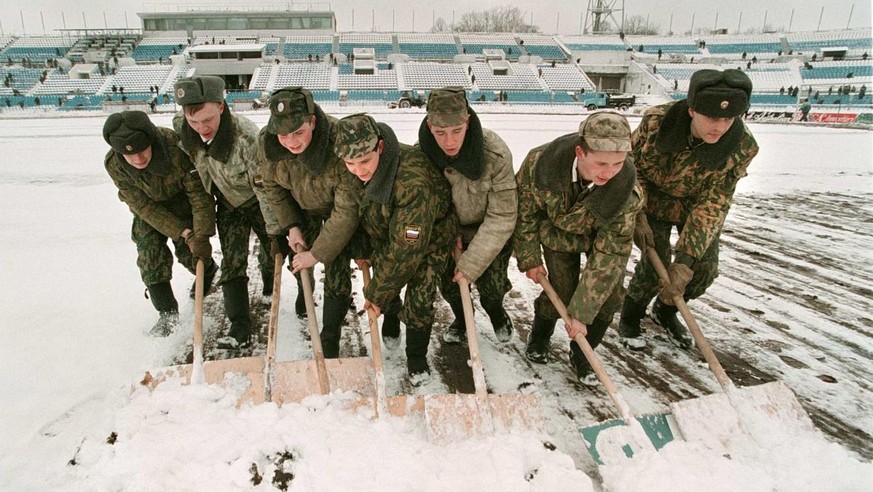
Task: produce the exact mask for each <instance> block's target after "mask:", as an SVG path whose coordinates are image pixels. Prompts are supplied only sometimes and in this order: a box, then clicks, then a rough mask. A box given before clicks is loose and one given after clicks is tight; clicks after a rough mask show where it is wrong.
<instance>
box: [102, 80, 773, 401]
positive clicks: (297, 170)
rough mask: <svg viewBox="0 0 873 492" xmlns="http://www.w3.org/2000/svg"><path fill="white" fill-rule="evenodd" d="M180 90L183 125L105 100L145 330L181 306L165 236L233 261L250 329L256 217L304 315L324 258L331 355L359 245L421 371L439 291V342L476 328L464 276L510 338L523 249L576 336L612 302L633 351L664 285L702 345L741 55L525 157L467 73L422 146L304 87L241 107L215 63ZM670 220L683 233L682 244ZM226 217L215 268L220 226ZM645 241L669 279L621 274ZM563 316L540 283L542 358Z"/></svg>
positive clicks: (422, 133) (434, 103)
mask: <svg viewBox="0 0 873 492" xmlns="http://www.w3.org/2000/svg"><path fill="white" fill-rule="evenodd" d="M174 90H175V96H176V101H177V102H178V103H179V104H180V105H181V106H182V111H180V112H179V113H178V114H177V115H175V117H174V119H173V126H174V130H171V129H168V128H158V127H155V126H154V125H153V124H152V123H151V121H150V120H149V118H148V116H147V115H146V114H145V113H142V112H138V111H128V112H123V113H118V114H113V115H111V116H110V117H109V118H108V119H107V120H106V124H105V126H104V130H103V133H104V138H105V140H106V141H107V143H109V145H110V146H111V147H112V149H111V150H110V151H109V152H108V153H107V154H106V158H105V167H106V170H107V171H108V173H109V174H110V176H111V177H112V179H113V181H114V182H115V184H116V186H117V187H118V190H119V198H120V199H121V200H122V201H123V202H125V203H126V204H127V205H128V206H129V208H130V210H131V212H133V229H132V238H133V241H134V242H135V243H136V245H137V253H138V258H137V264H138V266H139V268H140V272H141V276H142V280H143V282H144V283H145V285H146V287H147V291H148V294H149V297H150V299H151V301H152V303H153V304H154V307H155V308H156V309H157V310H158V312H159V313H160V319H159V321H158V323H157V324H156V325H155V328H154V329H153V333H154V334H156V335H165V334H167V333H169V332H170V331H171V330H172V329H173V328H174V326H175V324H176V323H177V322H178V303H177V301H176V298H175V296H174V294H173V291H172V288H171V287H170V279H171V274H172V272H171V270H172V254H171V253H170V249H169V248H168V247H167V239H170V240H171V242H172V245H173V247H174V249H175V253H176V257H177V258H178V260H179V262H180V263H181V264H183V265H184V266H185V267H186V268H188V269H189V270H190V271H192V272H193V271H194V264H195V261H196V260H198V259H200V260H203V261H204V263H205V266H206V284H207V290H208V286H209V285H211V284H212V283H213V281H214V278H215V276H216V274H217V273H218V272H219V271H220V273H221V274H220V278H219V279H218V281H217V284H218V285H220V286H221V289H222V291H223V295H224V303H225V312H226V315H227V317H228V318H229V320H230V329H229V331H228V333H227V336H225V337H223V338H221V339H220V340H219V343H220V344H224V345H226V346H228V347H230V348H244V347H245V346H247V345H248V344H250V343H251V338H252V320H251V315H250V309H249V295H248V277H247V275H246V270H247V264H248V246H249V239H250V236H251V233H252V232H254V233H255V235H257V237H258V239H259V243H260V250H259V254H258V262H259V265H260V271H261V274H262V276H263V281H264V282H263V285H264V287H263V292H262V294H263V295H265V296H268V295H270V294H271V291H272V285H273V282H272V278H273V273H274V272H273V262H272V261H271V258H274V257H275V255H277V254H281V255H283V256H287V257H290V258H289V263H290V268H291V270H292V272H293V273H294V274H295V275H296V276H297V282H298V297H297V300H296V303H295V309H296V311H297V313H298V315H301V316H302V315H304V313H305V305H304V300H303V298H302V296H301V295H300V292H302V289H301V288H300V282H301V279H300V274H301V273H302V272H310V273H311V271H312V268H313V267H314V266H315V265H316V264H317V263H322V264H323V265H324V273H325V276H324V285H323V288H324V300H323V305H322V309H323V311H322V313H323V314H322V319H321V321H322V331H321V342H322V345H323V348H324V354H325V356H326V357H338V356H339V341H340V336H341V329H342V328H341V327H342V324H343V320H344V318H345V313H346V312H347V310H348V308H349V305H350V299H351V268H350V264H351V261H352V260H354V261H355V262H356V263H357V264H358V266H359V267H360V268H370V267H372V268H373V272H374V274H373V278H372V280H371V281H370V282H369V284H368V285H366V286H365V289H364V298H365V304H364V308H365V309H370V308H372V309H373V310H375V312H376V313H377V314H378V315H380V316H381V317H382V339H383V342H384V343H385V345H386V347H389V348H396V347H398V346H399V345H400V334H401V330H400V323H401V322H403V323H404V324H405V326H406V356H407V370H408V375H409V378H410V381H411V382H412V383H413V384H419V383H420V382H422V381H423V380H425V379H426V378H427V376H428V375H429V373H430V368H429V366H428V362H427V350H428V344H429V341H430V338H431V331H432V327H433V324H434V311H435V301H436V296H437V291H438V290H439V292H440V293H441V294H442V297H443V298H444V299H445V300H446V301H447V302H448V304H449V306H450V307H451V309H452V312H453V313H454V316H455V319H454V321H453V322H452V323H451V325H450V326H448V327H447V328H446V329H445V330H444V331H443V335H442V336H443V339H444V341H445V342H447V343H461V342H464V341H465V336H466V334H465V320H464V310H463V306H462V303H461V295H460V294H461V293H460V290H459V283H460V281H461V280H462V279H466V281H467V282H469V283H470V284H471V285H476V287H477V289H478V291H479V298H480V301H481V305H482V308H483V309H484V310H485V312H486V313H487V314H488V316H489V318H490V321H491V324H492V326H493V329H494V332H495V335H496V337H497V338H498V340H500V341H501V342H506V341H508V340H510V338H511V337H512V334H513V332H514V327H513V322H512V319H511V318H510V317H509V315H508V314H507V312H506V309H505V308H504V306H503V300H504V296H505V295H506V293H507V292H509V291H510V289H511V288H512V285H511V283H510V281H509V278H508V271H507V270H508V267H509V260H510V257H511V256H513V255H514V256H515V257H516V262H517V265H518V268H519V270H520V271H521V272H523V273H524V274H525V275H526V277H527V278H529V279H530V280H531V281H533V282H536V283H539V282H540V280H541V279H542V278H543V277H544V276H545V275H546V274H548V276H549V279H550V281H551V283H552V285H553V286H554V288H555V290H556V291H557V293H558V295H559V296H560V297H561V299H562V300H563V301H564V303H565V304H566V305H567V308H568V312H569V314H570V317H571V318H572V320H571V323H570V324H569V325H568V326H566V327H565V328H566V329H567V331H568V333H569V334H570V337H571V338H573V337H574V336H576V334H582V335H584V336H585V337H586V338H587V340H588V342H589V343H590V344H591V345H592V347H596V346H597V345H598V344H599V343H600V341H601V339H602V338H603V336H604V334H605V332H606V330H607V328H608V326H609V325H610V323H611V321H612V318H613V316H614V314H615V313H616V312H617V311H619V309H620V310H621V318H620V322H619V335H620V340H621V343H622V344H623V345H624V346H625V347H627V348H629V349H633V350H641V349H643V348H645V346H646V342H645V339H644V337H643V334H642V329H641V326H640V322H641V319H642V318H643V317H644V316H645V313H646V310H647V307H648V304H649V302H650V301H651V299H652V298H654V297H655V296H656V295H657V296H658V297H657V299H656V300H655V303H654V305H653V306H652V319H653V320H654V321H655V323H657V324H659V325H661V326H663V327H664V328H665V329H666V331H667V333H668V334H669V337H670V339H671V340H672V341H673V342H674V343H675V344H676V345H678V346H679V347H682V348H685V349H688V348H690V347H691V346H692V345H693V338H692V337H691V336H690V335H689V333H688V331H687V329H686V327H685V326H683V325H682V323H681V322H680V321H679V320H678V318H677V317H676V313H677V308H676V307H675V306H674V305H673V301H672V299H673V298H674V296H676V295H682V296H684V297H685V299H693V298H696V297H699V296H700V295H702V294H703V293H704V291H705V290H706V289H707V287H708V286H709V285H710V284H711V283H712V282H713V280H714V279H715V277H716V276H717V274H718V248H719V235H720V232H721V229H722V226H723V223H724V219H725V216H726V214H727V212H728V210H729V208H730V205H731V201H732V197H733V194H734V190H735V188H736V184H737V181H738V180H739V179H740V178H742V177H743V176H745V175H746V170H747V167H748V165H749V163H750V161H751V160H752V158H753V157H754V156H755V155H756V153H757V151H758V147H757V144H756V142H755V139H754V137H753V136H752V135H751V133H750V132H749V130H748V129H747V128H746V126H745V125H744V123H743V122H742V120H741V119H739V118H737V116H739V115H742V114H743V113H744V112H745V111H746V110H747V109H748V107H749V96H750V94H751V90H752V84H751V81H750V80H749V79H748V77H747V76H746V75H745V74H744V73H743V72H742V71H739V70H725V71H715V70H700V71H698V72H696V73H695V74H694V75H693V76H692V78H691V83H690V88H689V92H688V98H687V99H684V100H681V101H676V102H671V103H667V104H664V105H661V106H656V107H653V108H651V109H649V110H648V111H647V112H646V113H645V115H644V116H643V119H642V122H641V124H640V126H639V127H638V128H637V129H636V131H634V132H632V131H631V128H630V125H629V124H628V121H627V120H626V118H625V117H624V116H622V115H620V114H618V113H614V112H597V113H594V114H591V115H590V116H588V117H587V118H586V119H585V120H584V121H582V123H581V124H580V125H579V128H578V131H574V132H572V133H568V134H566V135H563V136H560V137H558V138H556V139H554V140H553V141H551V142H548V143H545V144H543V145H540V146H538V147H536V148H534V149H532V150H531V151H530V152H529V153H528V154H527V156H526V157H525V159H524V161H523V162H522V164H521V167H520V169H519V170H518V172H515V171H514V168H513V161H512V155H511V153H510V150H509V148H508V146H507V145H506V143H505V142H504V140H503V139H502V138H501V137H500V136H499V135H498V134H497V133H495V132H493V131H491V130H489V129H487V128H484V127H483V126H482V124H481V122H480V120H479V117H478V115H477V114H476V112H475V111H474V110H473V109H472V107H471V106H470V104H469V103H468V101H467V98H466V92H465V91H464V89H463V88H460V87H446V88H443V89H437V90H434V91H432V93H431V94H430V97H429V99H428V105H427V116H426V117H425V118H424V119H423V121H422V122H421V125H420V127H419V130H418V142H417V143H416V144H415V145H414V146H412V145H407V144H404V143H401V142H399V141H398V139H397V137H396V135H395V133H394V131H393V130H392V128H391V127H390V126H388V125H387V124H385V123H381V122H378V121H376V120H375V119H373V118H372V117H371V116H370V115H367V114H354V115H351V116H347V117H345V118H342V119H339V120H338V119H336V118H334V117H332V116H330V115H327V114H325V113H324V111H323V110H322V109H321V107H320V106H319V105H318V104H316V103H315V101H314V100H313V98H312V94H311V93H310V92H309V91H308V90H307V89H305V88H301V87H288V88H283V89H279V90H277V91H275V92H274V93H273V94H272V95H271V97H270V101H269V108H270V118H269V121H268V123H267V125H266V126H265V127H264V128H263V129H260V130H259V129H258V128H257V126H256V125H255V124H254V123H252V122H251V121H250V120H248V119H246V118H245V117H243V116H241V115H238V114H235V113H234V112H232V111H230V110H229V108H228V107H227V105H226V103H225V101H224V82H223V81H222V79H221V78H219V77H214V76H195V77H190V78H184V79H180V80H179V81H178V82H177V83H176V84H175V88H174ZM674 227H675V228H677V229H678V233H679V241H678V242H677V243H676V245H675V246H671V244H670V234H671V231H672V229H673V228H674ZM216 229H217V233H218V239H219V243H220V245H221V252H222V260H221V268H220V269H219V267H218V265H217V264H216V262H215V261H214V260H213V259H212V246H211V242H210V237H211V236H213V235H214V234H215V233H216ZM634 243H636V244H637V246H639V247H640V248H641V249H645V248H654V249H655V251H656V252H657V254H658V256H660V258H661V260H662V261H663V262H664V263H665V264H666V265H669V267H668V272H669V277H670V282H669V283H663V284H662V283H660V282H659V280H658V277H657V275H656V272H655V270H654V268H653V265H652V264H651V263H650V262H649V260H648V259H647V258H646V256H645V255H643V257H642V260H641V261H640V262H639V263H638V265H637V267H636V270H635V272H634V275H633V278H632V279H631V281H630V284H629V286H628V289H627V290H626V289H625V288H624V286H623V278H624V272H625V268H626V266H627V262H628V259H629V257H630V255H631V249H632V246H633V244H634ZM581 255H585V257H586V260H585V262H584V267H583V262H582V261H581ZM404 288H405V293H404V295H403V299H401V291H402V290H403V289H404ZM558 318H559V314H558V311H557V310H556V308H555V307H554V306H553V305H552V303H551V302H550V300H549V298H548V297H547V296H546V295H545V293H542V294H541V295H540V296H539V297H538V298H537V299H536V301H535V303H534V318H533V322H532V325H531V326H530V330H529V336H528V340H527V348H526V356H527V357H528V358H529V359H530V360H532V361H534V362H538V363H546V362H547V361H548V360H549V352H550V339H551V336H552V334H553V332H554V330H555V326H556V322H557V319H558ZM570 351H571V356H570V361H571V363H572V367H573V370H574V373H575V375H576V376H577V377H578V378H579V379H580V380H581V381H582V382H584V383H587V384H591V383H593V382H594V376H593V374H592V370H591V367H590V365H589V364H588V362H587V361H586V360H585V357H584V355H583V354H582V351H581V349H580V348H579V346H578V345H577V344H576V342H572V341H571V342H570Z"/></svg>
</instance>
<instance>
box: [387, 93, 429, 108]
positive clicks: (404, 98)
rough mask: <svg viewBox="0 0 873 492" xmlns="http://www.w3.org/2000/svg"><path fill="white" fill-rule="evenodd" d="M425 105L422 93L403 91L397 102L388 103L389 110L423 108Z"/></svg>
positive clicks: (425, 100)
mask: <svg viewBox="0 0 873 492" xmlns="http://www.w3.org/2000/svg"><path fill="white" fill-rule="evenodd" d="M426 104H427V98H426V97H425V95H424V91H403V92H401V94H400V98H399V99H398V100H397V101H391V102H389V103H388V107H389V108H392V109H394V108H404V109H405V108H423V107H424V106H425V105H426Z"/></svg>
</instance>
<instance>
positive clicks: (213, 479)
mask: <svg viewBox="0 0 873 492" xmlns="http://www.w3.org/2000/svg"><path fill="white" fill-rule="evenodd" d="M421 117H422V113H408V112H407V113H393V114H390V113H383V114H379V115H378V119H380V120H382V121H385V122H387V123H390V124H392V125H393V126H394V127H395V128H396V129H397V133H398V136H399V138H400V139H401V140H402V141H405V142H409V143H411V142H413V141H414V139H415V136H416V134H417V129H418V124H419V122H420V120H421ZM252 118H253V119H254V120H255V121H256V122H257V123H258V124H259V125H261V126H263V125H264V124H265V122H266V115H265V114H264V113H257V114H254V115H252ZM169 119H170V118H169V116H168V115H160V116H156V117H155V122H156V123H157V124H159V125H164V126H169ZM481 119H482V121H483V123H484V125H485V126H486V127H489V128H491V129H493V130H496V131H497V132H498V133H500V134H501V135H502V136H503V138H504V139H505V140H506V141H507V142H508V143H509V145H510V147H511V150H512V152H513V155H514V160H515V165H516V167H518V166H519V165H520V163H521V161H522V159H523V158H524V156H525V154H526V153H527V151H528V150H529V149H531V148H533V147H535V146H537V145H539V144H542V143H544V142H547V141H549V140H551V139H553V138H555V137H557V136H558V135H561V134H564V133H568V132H572V131H575V130H576V128H577V126H578V123H579V120H580V117H579V116H573V115H534V114H525V115H508V114H482V115H481ZM638 122H639V119H633V120H632V125H636V124H638ZM102 124H103V118H95V117H82V118H60V119H51V118H45V119H16V120H8V119H7V120H0V143H2V145H0V148H2V161H0V209H2V210H3V213H2V216H0V217H2V218H0V245H2V246H0V264H2V265H3V267H2V268H3V279H4V280H3V282H2V283H0V312H2V313H3V314H2V317H0V334H2V339H3V343H2V344H0V364H2V369H3V370H2V372H0V374H2V375H0V401H2V402H3V405H2V406H0V489H3V490H17V491H26V490H88V491H92V490H155V491H158V490H248V489H253V490H271V489H272V488H273V487H274V486H276V485H274V484H273V480H274V478H277V479H278V480H279V481H278V482H277V483H281V481H282V475H281V474H280V473H277V469H281V471H283V472H285V473H292V474H293V479H290V478H288V476H285V481H286V482H287V484H288V485H289V486H290V490H368V491H372V490H386V491H387V490H434V491H436V490H458V491H460V490H501V491H511V490H519V491H520V490H542V491H561V490H574V491H587V490H597V489H599V488H600V487H601V486H605V487H606V488H608V489H610V490H616V491H634V490H649V491H651V490H665V491H666V490H671V491H675V490H688V491H691V490H710V491H735V490H746V491H772V490H792V491H798V490H810V491H813V490H815V491H821V490H844V491H856V490H857V491H860V490H865V489H866V490H869V487H870V484H871V483H873V466H871V465H870V463H863V462H860V461H858V459H857V458H856V457H855V456H854V455H851V454H850V453H848V452H847V451H846V450H844V449H843V448H841V447H840V446H839V445H837V444H835V443H831V442H827V441H826V440H824V439H823V438H822V437H820V435H819V434H817V433H809V432H806V433H804V432H796V431H795V430H794V429H792V428H789V427H786V428H785V429H780V428H779V427H778V426H776V427H775V428H774V427H773V425H769V426H768V427H767V429H768V432H767V433H765V434H766V435H764V436H761V435H759V434H755V435H754V437H752V435H751V434H750V435H749V436H747V438H738V441H737V442H735V443H734V444H733V447H732V448H730V450H729V452H727V453H726V452H725V451H724V450H723V449H710V448H708V447H706V446H704V445H703V444H701V443H698V442H682V441H674V442H673V443H670V444H668V445H667V446H666V447H665V448H663V449H662V450H660V451H659V452H643V453H641V454H638V455H637V456H636V457H635V458H634V459H633V460H626V461H620V462H618V463H617V464H613V465H610V466H605V467H603V468H601V470H600V472H601V474H602V480H603V482H602V483H600V482H599V481H598V480H594V479H592V478H589V477H588V476H587V475H586V474H584V473H583V472H582V471H580V470H579V468H578V466H577V464H576V463H574V462H573V460H572V459H571V458H570V457H569V456H567V455H566V454H564V453H562V452H561V450H560V449H556V450H553V449H550V448H551V446H549V445H548V443H549V442H550V441H551V439H550V438H551V437H553V436H547V435H534V434H531V433H524V432H516V433H511V434H506V435H498V436H494V437H489V438H477V439H471V440H468V441H465V442H460V443H456V444H451V445H446V446H437V445H434V444H430V443H429V442H428V441H427V439H426V436H425V433H424V431H423V430H422V428H423V426H422V425H421V424H422V422H421V421H420V420H417V419H416V418H411V419H400V418H393V417H392V418H387V419H382V420H373V419H371V418H370V417H371V416H370V414H369V413H368V410H364V409H359V410H357V411H352V410H349V409H347V408H346V404H347V403H349V400H350V398H351V397H350V395H348V394H343V393H335V394H332V395H329V396H327V397H321V396H312V397H310V398H307V399H306V400H304V401H303V402H301V403H299V404H286V405H284V406H282V407H281V408H279V407H277V406H275V405H273V404H264V405H259V406H254V407H251V406H244V407H242V408H237V407H236V398H235V395H234V394H233V393H232V392H228V390H224V389H222V388H220V387H215V386H183V385H181V384H179V381H170V382H167V383H165V384H163V385H161V386H159V387H158V389H156V390H155V391H154V392H151V393H149V392H148V391H145V390H143V389H138V390H137V391H135V392H134V393H133V394H131V392H130V388H131V383H132V381H134V380H135V379H136V378H137V377H139V376H141V375H142V373H143V371H144V370H145V369H147V368H152V367H159V366H162V365H165V364H167V361H169V360H170V359H171V357H173V356H174V355H176V351H177V350H178V347H179V342H180V339H179V337H181V336H183V335H184V334H177V335H174V336H171V337H169V338H167V339H153V338H150V337H148V336H147V335H146V334H145V333H146V332H147V331H148V329H149V327H150V326H151V324H152V323H153V322H154V320H155V313H154V312H153V310H152V308H151V306H150V303H149V302H148V301H147V300H146V299H145V298H144V297H143V286H142V284H141V281H140V279H139V275H138V271H137V268H136V266H135V248H134V245H133V244H132V242H131V241H130V213H129V212H128V210H127V208H126V206H124V205H123V204H122V203H120V202H119V201H118V200H117V198H116V190H115V189H114V187H113V185H112V184H111V182H110V180H109V178H108V177H107V176H106V174H105V172H104V171H103V166H102V159H103V155H104V153H105V151H106V150H107V146H106V144H105V143H104V142H103V140H102V138H101V136H100V134H101V131H100V130H101V127H102ZM751 128H752V130H753V132H754V134H755V135H756V137H757V139H758V141H759V143H760V145H761V149H762V150H761V153H760V154H759V156H758V158H757V159H756V160H755V162H754V164H753V166H752V168H751V170H750V176H749V177H748V178H746V179H745V180H743V181H742V182H741V185H740V190H739V192H740V193H748V192H755V193H777V192H778V193H784V192H797V193H805V192H809V191H828V190H831V191H836V190H838V191H840V192H845V193H850V194H856V195H857V196H859V197H864V196H865V197H866V198H865V199H869V196H870V195H869V193H870V192H871V190H873V169H871V168H873V158H871V145H870V144H871V141H873V138H871V133H870V132H867V131H863V130H846V129H832V128H822V127H798V126H787V125H763V124H752V125H751ZM214 245H215V246H216V247H217V241H214ZM190 282H191V276H190V274H188V273H187V272H186V271H184V270H183V269H182V268H181V267H179V266H178V265H177V266H176V267H175V276H174V279H173V286H174V289H175V291H176V294H177V297H179V298H180V300H181V301H182V304H183V306H185V307H183V310H185V309H188V310H189V311H187V312H184V313H183V316H182V317H183V323H186V322H187V323H190V320H191V314H190V303H188V302H187V299H186V298H185V297H183V296H184V295H185V294H186V293H187V288H188V287H189V285H190ZM515 288H516V289H521V290H523V291H525V292H526V293H529V295H526V296H525V297H530V298H532V297H533V296H534V295H536V293H537V292H538V288H537V287H535V286H534V285H533V284H530V285H526V286H519V285H516V286H515ZM285 304H286V305H287V304H289V303H287V302H286V303H285ZM292 318H293V314H292V313H291V312H290V311H287V312H286V309H285V308H283V309H282V317H281V318H280V320H291V319H292ZM288 322H290V321H288ZM186 333H187V334H190V331H187V332H186ZM484 356H486V357H487V353H486V354H484ZM280 357H282V353H281V352H280ZM488 377H489V380H491V381H492V384H493V385H494V386H498V387H499V386H500V380H501V375H500V374H499V373H497V374H494V373H489V375H488ZM835 401H838V399H835ZM836 411H839V409H837V410H836ZM565 437H566V436H565ZM743 439H746V440H743ZM258 476H260V477H262V481H261V482H260V485H255V482H256V481H257V477H258Z"/></svg>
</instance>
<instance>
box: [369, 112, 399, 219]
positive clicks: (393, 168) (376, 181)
mask: <svg viewBox="0 0 873 492" xmlns="http://www.w3.org/2000/svg"><path fill="white" fill-rule="evenodd" d="M377 125H379V131H380V132H381V133H382V140H383V141H384V142H385V145H384V146H383V147H382V155H380V156H379V167H378V168H377V169H376V173H375V174H373V179H372V180H370V182H369V183H367V186H366V190H367V191H366V196H367V199H369V200H370V201H373V202H376V203H381V204H388V203H391V196H392V194H393V192H394V178H396V177H397V168H398V167H399V166H400V143H399V142H398V141H397V136H396V135H395V134H394V130H392V129H391V127H390V126H388V125H386V124H385V123H377Z"/></svg>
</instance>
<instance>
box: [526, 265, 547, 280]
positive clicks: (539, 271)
mask: <svg viewBox="0 0 873 492" xmlns="http://www.w3.org/2000/svg"><path fill="white" fill-rule="evenodd" d="M547 274H548V273H547V272H546V267H545V266H543V265H539V266H535V267H533V268H531V269H530V270H528V271H526V272H524V275H525V276H526V277H527V278H529V279H531V280H533V281H534V282H535V283H540V277H545V276H546V275H547Z"/></svg>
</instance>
